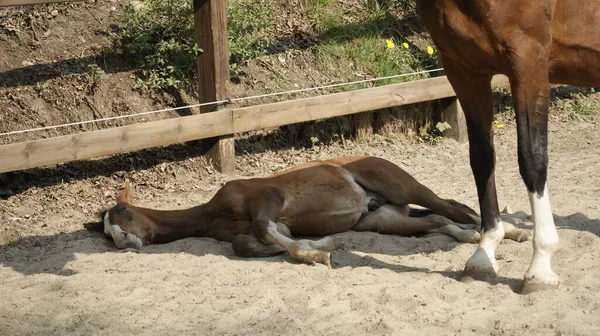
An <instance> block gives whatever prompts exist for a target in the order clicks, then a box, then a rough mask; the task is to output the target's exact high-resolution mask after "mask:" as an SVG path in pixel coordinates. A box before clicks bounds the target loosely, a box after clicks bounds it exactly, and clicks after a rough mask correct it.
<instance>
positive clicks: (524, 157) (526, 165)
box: [417, 0, 600, 293]
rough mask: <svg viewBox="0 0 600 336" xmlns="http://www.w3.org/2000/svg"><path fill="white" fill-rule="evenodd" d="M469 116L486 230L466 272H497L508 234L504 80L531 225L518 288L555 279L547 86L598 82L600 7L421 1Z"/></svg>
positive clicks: (582, 0) (511, 0)
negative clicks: (498, 116)
mask: <svg viewBox="0 0 600 336" xmlns="http://www.w3.org/2000/svg"><path fill="white" fill-rule="evenodd" d="M417 11H418V12H419V15H420V17H421V19H422V20H423V22H424V24H425V26H426V28H427V29H428V30H429V33H430V34H431V37H432V38H433V41H434V43H435V45H436V46H437V48H438V49H439V51H440V54H441V59H442V63H443V65H444V69H445V71H446V74H447V76H448V79H449V81H450V83H451V84H452V86H453V87H454V90H455V91H456V95H457V97H458V99H459V100H460V102H461V104H462V107H463V109H464V113H465V116H466V120H467V127H468V134H469V142H470V156H471V168H472V170H473V175H474V176H475V182H476V185H477V192H478V195H479V204H480V208H481V218H482V226H483V231H484V234H483V236H482V239H481V241H480V244H479V247H478V248H477V250H476V251H475V253H474V254H473V256H472V257H471V258H469V260H467V263H466V266H465V269H464V274H465V276H467V277H472V278H476V279H488V278H489V277H494V276H496V274H497V271H498V266H497V263H496V260H495V251H496V248H497V246H498V244H499V242H500V240H501V239H502V237H503V236H504V230H503V227H502V225H499V223H500V213H499V209H498V201H497V196H496V185H495V180H494V165H495V154H494V145H493V131H492V129H493V128H492V121H493V111H492V91H491V85H490V80H491V78H492V76H493V75H494V74H504V75H506V76H508V78H509V79H510V85H511V89H512V90H511V91H512V95H513V101H514V108H515V113H516V118H517V133H518V158H519V170H520V173H521V176H522V178H523V181H524V182H525V186H526V187H527V191H528V192H529V201H530V205H531V211H532V214H533V220H534V224H535V230H534V237H533V248H534V251H533V258H532V260H531V264H530V266H529V269H528V270H527V271H526V273H525V276H524V287H523V292H525V293H526V292H530V291H534V290H538V289H544V288H555V287H557V286H558V283H559V278H558V276H557V275H556V273H554V271H553V270H552V267H551V259H552V254H553V252H554V251H555V249H556V248H557V246H558V234H557V232H556V228H555V226H554V220H553V218H552V211H551V208H550V200H549V198H548V188H547V186H546V179H547V167H548V150H547V141H548V135H547V125H548V96H549V83H562V84H570V85H577V86H600V26H599V25H598V23H599V22H600V6H599V4H598V2H597V1H594V0H536V1H531V0H417Z"/></svg>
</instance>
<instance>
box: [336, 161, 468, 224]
mask: <svg viewBox="0 0 600 336" xmlns="http://www.w3.org/2000/svg"><path fill="white" fill-rule="evenodd" d="M367 160H370V161H369V162H368V163H367V162H366V161H365V160H364V159H363V160H358V161H353V162H348V163H346V164H344V165H343V167H344V169H346V170H347V171H348V172H350V174H352V177H353V178H354V179H355V180H356V181H357V182H358V183H359V184H360V185H361V186H362V187H363V188H365V189H366V190H368V191H370V192H373V193H375V194H378V195H381V196H382V197H384V198H385V199H386V200H388V201H389V202H390V203H392V204H395V205H399V206H404V205H408V204H416V205H420V206H424V207H426V208H428V209H431V210H432V211H433V212H435V213H436V214H438V215H441V216H444V217H446V218H448V219H451V220H452V221H454V222H458V223H464V224H475V223H476V221H475V217H477V213H476V212H475V211H473V210H472V209H471V208H469V207H468V206H466V205H464V204H462V203H459V202H456V201H454V200H447V199H441V198H440V197H438V196H437V195H436V194H435V193H434V192H433V191H431V190H430V189H429V188H427V187H426V186H424V185H423V184H421V183H419V182H418V181H417V180H415V179H414V178H413V177H412V176H411V175H410V174H408V173H407V172H406V171H404V170H403V169H402V168H400V167H398V166H396V165H395V164H393V163H391V162H389V161H387V160H384V159H380V158H374V157H373V158H368V159H367Z"/></svg>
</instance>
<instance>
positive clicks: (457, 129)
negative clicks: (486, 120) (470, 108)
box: [441, 97, 469, 143]
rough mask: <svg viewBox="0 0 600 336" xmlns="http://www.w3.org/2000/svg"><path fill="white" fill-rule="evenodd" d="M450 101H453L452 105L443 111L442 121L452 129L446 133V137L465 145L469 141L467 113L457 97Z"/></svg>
mask: <svg viewBox="0 0 600 336" xmlns="http://www.w3.org/2000/svg"><path fill="white" fill-rule="evenodd" d="M448 99H451V100H452V101H451V102H450V105H448V107H446V108H445V109H444V111H442V117H441V119H442V121H445V122H447V123H448V124H449V125H450V127H451V128H450V129H447V130H445V131H444V136H445V137H448V138H452V139H454V140H456V141H457V142H459V143H465V142H467V141H469V134H468V133H467V121H466V119H465V113H464V112H463V109H462V107H461V106H460V101H459V100H458V99H457V98H456V97H453V98H448Z"/></svg>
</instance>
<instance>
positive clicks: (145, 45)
mask: <svg viewBox="0 0 600 336" xmlns="http://www.w3.org/2000/svg"><path fill="white" fill-rule="evenodd" d="M227 5H228V11H227V21H228V24H227V34H228V39H229V57H230V63H231V64H233V65H234V66H235V65H236V64H239V63H241V62H243V61H245V60H247V59H250V58H254V57H258V56H261V55H264V54H266V53H267V51H268V49H269V48H270V46H271V44H272V43H273V42H272V38H271V37H269V36H268V35H267V34H266V33H265V31H266V30H267V28H268V27H270V26H271V25H273V22H274V11H273V8H272V6H271V5H270V4H269V3H266V2H265V1H262V0H229V1H228V4H227ZM121 22H122V23H121V25H120V26H119V28H118V29H117V31H115V32H113V33H112V34H111V36H110V37H111V39H112V41H113V43H114V45H115V47H116V48H118V49H120V50H122V51H123V52H124V53H125V54H126V55H128V56H129V57H130V58H131V59H132V60H134V62H135V64H136V66H138V67H140V69H141V70H142V71H141V76H140V77H139V78H138V79H137V81H136V88H137V89H141V90H150V91H157V90H164V89H167V88H169V87H179V86H180V85H181V84H183V83H185V82H189V81H190V79H191V78H192V77H193V74H194V70H195V67H196V64H195V60H196V56H197V55H198V53H199V52H201V51H202V47H203V46H198V45H196V43H195V38H194V15H193V4H192V1H191V0H169V1H163V0H146V1H144V2H131V3H129V4H128V5H127V7H126V8H125V11H124V12H123V13H122V15H121Z"/></svg>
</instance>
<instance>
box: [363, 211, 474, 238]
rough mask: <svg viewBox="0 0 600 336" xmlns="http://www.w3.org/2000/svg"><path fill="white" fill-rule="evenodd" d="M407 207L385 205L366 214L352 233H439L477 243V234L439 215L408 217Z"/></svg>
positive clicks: (404, 234) (401, 234) (406, 234)
mask: <svg viewBox="0 0 600 336" xmlns="http://www.w3.org/2000/svg"><path fill="white" fill-rule="evenodd" d="M406 208H407V207H406V206H404V207H401V206H396V205H393V204H386V205H383V206H381V207H380V208H378V209H377V210H375V211H372V212H369V213H367V214H366V215H365V216H363V217H362V218H361V219H360V220H359V221H358V223H357V224H356V225H355V226H354V227H353V228H352V230H354V231H373V232H379V233H384V234H394V235H400V236H409V235H413V234H417V233H426V232H441V233H445V234H447V235H449V236H452V237H454V238H456V239H457V240H458V241H460V242H463V243H476V242H478V241H479V232H477V231H476V230H464V229H462V228H460V227H458V226H457V225H455V224H454V223H453V222H452V221H451V220H449V219H447V218H445V217H442V216H439V215H427V216H424V217H421V218H413V217H409V216H408V215H407V214H408V211H407V209H406Z"/></svg>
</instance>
